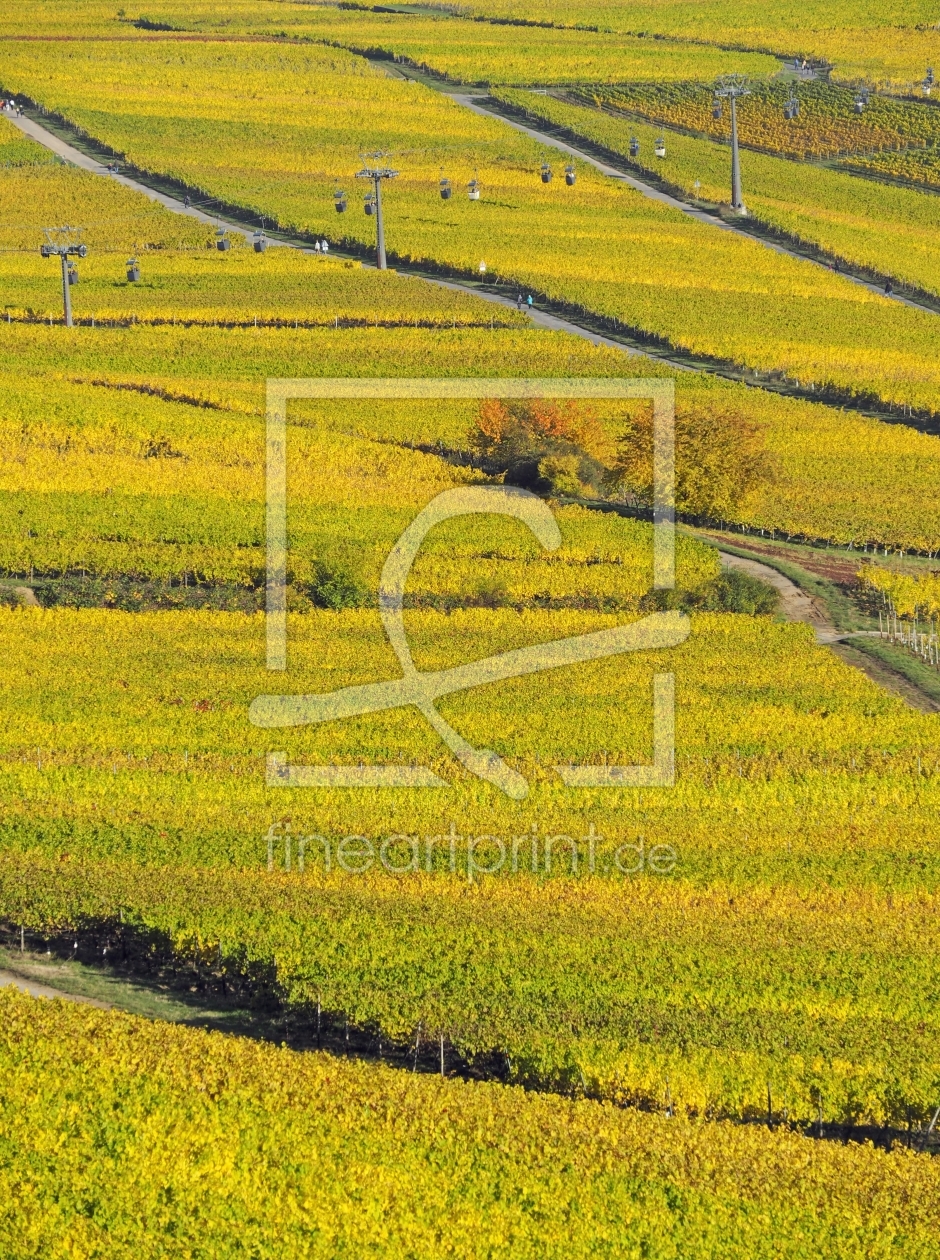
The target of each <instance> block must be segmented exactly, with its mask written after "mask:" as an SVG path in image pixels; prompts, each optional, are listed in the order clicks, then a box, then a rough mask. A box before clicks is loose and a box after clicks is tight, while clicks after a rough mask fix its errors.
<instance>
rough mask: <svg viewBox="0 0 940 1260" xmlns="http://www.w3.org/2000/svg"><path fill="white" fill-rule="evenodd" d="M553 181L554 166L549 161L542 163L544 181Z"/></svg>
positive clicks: (547, 182)
mask: <svg viewBox="0 0 940 1260" xmlns="http://www.w3.org/2000/svg"><path fill="white" fill-rule="evenodd" d="M551 182H552V168H551V167H550V166H549V164H548V163H547V162H543V163H542V183H543V184H550V183H551Z"/></svg>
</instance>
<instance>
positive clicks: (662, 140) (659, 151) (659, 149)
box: [653, 136, 666, 158]
mask: <svg viewBox="0 0 940 1260" xmlns="http://www.w3.org/2000/svg"><path fill="white" fill-rule="evenodd" d="M653 152H654V153H655V154H656V156H657V157H658V158H664V157H665V156H666V137H665V136H659V137H658V139H657V141H656V148H655V149H654V150H653Z"/></svg>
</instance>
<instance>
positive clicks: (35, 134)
mask: <svg viewBox="0 0 940 1260" xmlns="http://www.w3.org/2000/svg"><path fill="white" fill-rule="evenodd" d="M2 117H4V118H7V119H8V120H9V121H10V122H12V123H14V124H15V125H16V126H17V127H19V129H20V131H22V132H23V134H24V135H26V136H28V137H29V138H30V140H35V141H36V143H37V144H41V145H42V146H43V147H44V148H46V149H48V150H49V151H50V152H51V153H54V154H55V155H56V156H57V157H60V158H63V159H64V160H65V161H66V162H71V163H72V165H73V166H77V167H79V168H80V169H81V170H83V171H89V172H90V173H91V174H92V175H100V176H101V177H102V178H104V179H113V180H114V181H115V183H118V184H122V185H123V186H124V187H125V188H131V189H133V190H134V191H135V192H139V193H143V194H144V196H145V197H149V199H150V200H151V201H155V202H157V203H158V205H161V206H163V208H164V209H165V210H171V211H172V212H173V213H174V214H183V215H186V216H187V217H188V218H191V219H196V220H197V221H198V222H200V223H205V224H207V225H208V226H210V227H218V226H222V227H224V228H225V229H226V231H228V232H229V233H230V234H237V235H239V236H243V237H244V238H245V239H246V241H250V240H251V239H252V237H253V236H254V230H253V229H252V228H249V227H245V226H244V225H243V224H240V223H235V222H233V221H232V220H231V219H227V218H226V217H225V216H224V215H218V214H207V213H206V212H205V211H204V210H200V209H199V208H198V207H197V206H187V205H186V203H185V202H183V201H180V200H179V198H177V197H172V196H170V195H169V194H168V193H162V192H158V191H157V190H156V189H155V188H150V187H149V186H148V185H147V184H143V183H139V182H138V181H137V180H135V179H131V178H130V176H128V175H121V174H118V173H116V172H114V171H111V170H109V169H108V167H107V165H106V164H105V163H103V162H99V161H98V159H97V158H93V157H89V155H88V154H87V153H83V152H82V151H81V149H76V148H75V147H74V146H73V145H70V144H69V143H68V142H67V141H66V140H63V139H62V138H61V137H60V136H57V135H55V134H54V133H53V132H51V131H47V130H46V128H45V127H43V126H41V124H39V123H37V122H36V121H35V120H34V119H32V118H26V117H25V116H24V117H20V116H19V115H13V114H9V113H8V112H6V111H4V112H3V114H2ZM267 240H268V245H269V247H271V248H282V249H296V250H298V251H299V252H300V253H302V254H312V253H314V250H313V247H312V246H310V245H301V244H299V243H294V242H291V241H280V240H277V239H275V238H274V237H271V236H269V237H268V238H267ZM363 266H371V264H369V263H366V262H363ZM421 279H423V280H424V281H425V282H426V283H427V284H436V285H438V287H440V288H442V289H452V290H454V291H455V292H459V293H469V294H471V295H472V296H474V297H478V298H482V299H483V300H484V301H486V302H492V303H494V304H495V305H497V306H502V307H506V308H508V309H511V310H515V309H516V303H515V302H514V301H513V300H512V299H511V298H507V297H504V296H502V294H499V293H487V292H485V291H484V290H482V289H478V288H475V287H473V286H470V285H465V284H461V283H460V282H459V281H456V280H439V279H437V278H436V277H434V276H422V277H421ZM526 314H527V315H528V317H529V319H530V320H531V322H532V323H533V324H534V325H535V327H536V328H544V329H547V330H549V331H550V332H566V333H572V334H574V336H576V337H582V338H583V339H584V340H585V341H589V342H591V344H592V345H595V346H610V347H611V348H612V349H614V350H620V351H622V352H623V353H624V354H627V355H640V356H641V357H643V358H650V357H652V358H655V359H656V361H657V362H660V363H669V364H670V365H671V366H672V367H674V368H676V370H677V371H690V370H692V369H690V368H688V367H687V366H686V365H685V364H682V363H676V362H673V361H672V360H671V359H669V358H667V357H665V356H663V355H661V354H657V355H655V356H649V355H644V354H643V351H642V350H638V349H635V348H634V347H632V346H627V345H624V343H623V342H622V341H615V340H614V339H613V338H611V337H605V336H603V334H601V333H596V332H592V331H591V330H590V329H587V328H582V327H581V326H580V325H578V324H573V323H571V321H570V320H567V319H562V318H561V317H560V316H557V315H550V314H549V313H548V312H547V311H539V310H534V309H532V310H528V311H527V312H526Z"/></svg>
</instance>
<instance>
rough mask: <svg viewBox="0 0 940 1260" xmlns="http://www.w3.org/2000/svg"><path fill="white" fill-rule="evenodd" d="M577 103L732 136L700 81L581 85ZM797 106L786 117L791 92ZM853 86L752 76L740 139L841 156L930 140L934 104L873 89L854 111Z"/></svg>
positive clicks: (935, 130) (773, 148) (797, 154)
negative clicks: (929, 105)
mask: <svg viewBox="0 0 940 1260" xmlns="http://www.w3.org/2000/svg"><path fill="white" fill-rule="evenodd" d="M571 95H572V98H573V99H574V100H575V101H578V102H579V103H584V104H588V105H599V106H601V107H602V108H606V109H611V110H617V111H620V112H623V113H627V114H630V115H631V116H633V115H635V116H636V117H638V118H644V119H646V120H647V121H649V122H658V123H664V124H665V125H666V126H667V127H677V128H680V129H683V130H687V131H692V132H695V133H698V134H700V135H703V136H709V137H711V138H713V139H720V140H724V141H726V142H727V141H730V139H731V119H730V115H729V111H728V110H724V111H723V112H722V116H721V117H720V118H717V119H716V118H715V117H714V116H713V112H712V105H713V96H714V94H713V92H712V90H711V89H710V88H709V87H707V86H706V85H705V84H700V83H675V84H661V83H651V84H636V85H631V86H629V87H616V88H606V89H599V88H587V89H586V88H581V89H578V90H576V91H574V92H572V93H571ZM793 99H795V100H797V101H798V102H799V107H800V110H799V114H797V116H796V117H795V118H786V117H785V115H784V110H785V107H786V105H787V102H788V101H790V100H793ZM856 100H857V93H856V92H853V91H851V90H850V89H849V88H843V87H838V86H830V85H828V84H823V83H817V82H810V83H801V84H799V85H798V86H794V85H793V84H792V83H781V82H770V83H757V84H756V85H755V87H754V89H753V91H752V92H751V95H750V96H749V97H748V99H747V100H746V102H745V103H744V105H743V106H742V107H741V110H740V125H739V138H740V141H741V144H743V145H747V146H749V147H751V148H755V149H763V150H765V151H768V152H770V153H775V154H779V155H780V156H782V157H791V158H822V157H841V156H843V155H844V154H847V153H852V154H855V153H866V152H868V151H870V150H875V149H899V148H912V147H915V146H917V147H923V146H927V145H930V146H931V147H932V146H933V145H935V144H936V142H937V138H938V136H940V118H937V117H936V116H935V114H936V111H935V110H932V109H925V108H923V106H920V105H917V104H914V103H913V102H908V101H899V100H895V99H893V98H891V97H881V96H873V97H872V98H871V99H870V100H869V101H868V102H867V104H866V105H865V108H864V112H863V113H862V114H861V115H860V114H859V113H858V112H857V110H856V107H855V104H856Z"/></svg>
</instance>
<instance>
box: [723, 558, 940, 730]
mask: <svg viewBox="0 0 940 1260" xmlns="http://www.w3.org/2000/svg"><path fill="white" fill-rule="evenodd" d="M719 554H720V556H721V563H722V565H723V566H724V567H725V568H726V569H738V570H739V571H740V572H742V573H747V574H749V575H750V576H751V577H755V578H760V580H761V581H762V582H766V583H767V584H768V585H769V586H772V587H773V588H774V590H775V591H777V592H778V593H779V595H780V608H781V611H782V612H783V615H784V616H785V617H786V619H787V620H788V621H802V622H804V623H805V624H806V625H810V626H812V627H813V630H814V632H815V634H816V642H817V643H819V644H821V645H825V646H827V647H830V648H831V649H832V650H833V652H835V654H836V656H838V657H839V658H840V660H843V661H845V663H846V664H847V665H851V666H853V668H855V669H858V670H861V672H862V673H863V674H864V675H865V676H866V677H867V678H870V679H871V681H872V682H873V683H875V684H876V685H877V686H879V687H881V688H883V689H884V690H885V691H890V692H891V694H892V695H896V696H900V698H901V699H902V700H904V701H905V703H906V704H909V705H910V706H911V708H912V709H919V710H920V711H921V712H922V713H940V703H938V702H937V701H936V700H935V699H934V698H933V697H932V696H930V695H928V694H927V693H926V692H924V691H922V690H921V689H920V687H918V686H917V684H916V683H913V682H911V680H910V679H909V678H905V677H904V675H903V674H901V673H899V672H898V671H897V670H896V669H892V668H891V666H890V665H888V664H886V663H885V662H884V661H880V660H878V659H877V658H876V657H874V656H869V654H868V653H867V652H863V651H861V650H860V649H859V648H858V647H857V646H854V644H853V640H856V641H857V640H858V639H865V638H875V639H877V638H879V637H880V635H879V633H878V631H877V630H853V631H849V632H844V631H841V630H838V629H837V628H836V627H835V625H834V624H833V622H832V620H831V618H830V616H829V611H828V609H827V608H826V606H825V604H824V603H823V601H822V600H820V599H817V598H814V597H813V596H812V595H809V594H807V592H806V591H804V590H803V589H802V588H801V587H799V586H797V584H796V582H794V581H792V580H791V579H790V578H788V577H786V576H785V575H784V574H783V573H781V572H780V571H779V570H778V569H775V568H773V567H772V566H771V565H769V564H764V563H763V562H762V561H760V560H752V559H750V558H749V557H748V558H745V557H744V556H736V555H732V554H731V553H730V552H727V551H721V550H720V549H719Z"/></svg>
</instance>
